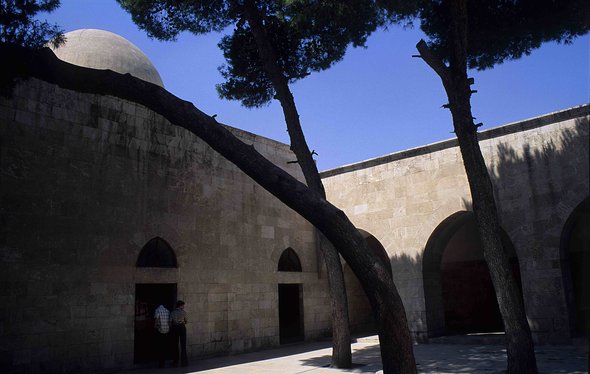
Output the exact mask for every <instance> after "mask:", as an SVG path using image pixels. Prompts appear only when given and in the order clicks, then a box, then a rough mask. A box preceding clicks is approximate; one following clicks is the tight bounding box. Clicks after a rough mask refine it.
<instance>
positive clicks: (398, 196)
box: [323, 106, 589, 342]
mask: <svg viewBox="0 0 590 374" xmlns="http://www.w3.org/2000/svg"><path fill="white" fill-rule="evenodd" d="M588 114H589V107H588V106H583V107H577V108H573V109H570V110H566V111H563V112H558V113H553V114H549V115H546V116H543V117H539V118H534V119H531V120H527V121H523V122H520V123H514V124H510V125H506V126H503V127H499V128H496V129H491V130H488V131H484V132H482V133H480V140H481V141H480V145H481V149H482V152H483V154H484V157H485V159H486V163H487V165H488V169H489V172H490V174H491V176H492V179H493V183H494V188H495V194H496V200H497V202H498V207H499V212H500V218H501V223H502V225H503V228H504V229H505V231H506V232H507V234H508V236H509V238H510V240H511V241H512V243H513V244H514V247H515V249H516V252H517V255H518V259H519V265H520V272H521V276H522V281H523V291H524V299H525V304H526V311H527V315H528V318H529V321H530V324H531V328H532V331H533V333H534V336H535V338H536V339H537V340H538V341H541V342H562V341H565V340H567V339H568V338H569V329H568V323H569V322H568V320H567V318H568V311H567V308H568V306H567V305H566V302H565V299H564V284H563V278H562V272H563V270H564V269H563V268H562V263H561V262H560V261H561V260H562V256H561V254H560V235H561V231H562V229H563V226H564V224H565V222H566V220H567V218H568V216H569V215H570V214H571V213H572V211H573V210H574V208H575V207H576V206H577V205H578V204H580V203H581V202H582V200H584V199H585V198H586V197H588V194H589V176H588V170H589V162H588V157H589V156H588V155H589V150H588ZM323 181H324V184H325V186H326V192H327V195H328V199H329V200H330V201H331V202H332V203H333V204H335V205H337V206H338V207H340V208H342V209H343V210H344V212H345V213H346V214H347V215H348V217H350V219H351V220H352V222H353V223H354V224H355V225H357V227H359V228H360V229H363V230H365V231H367V232H370V233H371V234H372V235H374V236H375V238H377V239H378V240H379V242H380V243H381V244H382V245H383V246H384V248H385V249H386V251H387V253H388V255H389V257H390V259H391V264H392V267H393V272H394V278H395V283H396V286H397V287H398V289H399V291H400V293H401V295H402V298H403V300H404V305H405V308H406V313H407V315H408V318H409V321H410V328H411V330H412V331H413V333H414V336H415V337H416V338H417V339H425V338H426V336H427V335H433V333H434V331H433V328H434V327H433V326H428V325H427V321H428V317H427V310H426V305H425V296H424V287H425V284H424V277H425V274H424V273H423V265H424V264H423V258H424V256H425V249H426V248H427V244H428V243H429V239H431V238H432V237H433V232H435V230H436V229H441V228H442V227H443V226H444V225H446V224H447V222H448V221H449V220H452V219H454V217H455V216H453V215H455V214H457V213H458V212H464V211H469V210H471V197H470V196H471V195H470V192H469V186H468V184H467V178H466V176H465V172H464V167H463V164H462V158H461V155H460V152H459V149H458V147H457V144H456V141H455V140H449V141H445V142H441V143H436V144H432V145H427V146H424V147H420V148H415V149H411V150H408V151H403V152H399V153H394V154H391V155H387V156H383V157H379V158H376V159H372V160H368V161H365V162H361V163H358V164H353V165H349V166H345V167H342V168H338V169H334V170H329V171H326V172H324V173H323ZM449 217H451V218H449ZM447 218H449V220H447V221H445V220H446V219H447ZM443 221H445V223H443ZM441 223H443V224H441ZM426 255H428V253H426ZM439 261H440V260H439ZM439 265H440V264H439ZM426 286H428V285H426ZM439 287H440V286H439Z"/></svg>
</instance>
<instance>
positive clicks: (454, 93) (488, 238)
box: [416, 0, 537, 374]
mask: <svg viewBox="0 0 590 374" xmlns="http://www.w3.org/2000/svg"><path fill="white" fill-rule="evenodd" d="M451 3H452V6H451V9H452V10H451V11H452V15H451V19H452V24H451V33H452V35H451V36H450V38H449V40H450V41H451V42H450V43H451V44H452V45H449V51H450V61H449V66H448V67H447V66H446V65H445V64H444V63H443V62H442V60H441V59H440V58H438V57H437V56H435V55H434V54H433V53H432V51H431V50H430V49H429V48H428V46H427V45H426V43H425V42H424V41H420V43H418V45H417V46H416V47H417V48H418V51H419V52H420V56H421V57H422V58H423V59H424V60H425V61H426V63H428V65H430V67H431V68H432V69H433V70H434V71H435V72H436V73H437V74H438V75H439V76H440V78H441V80H442V82H443V85H444V87H445V91H446V93H447V96H448V98H449V108H450V110H451V114H452V117H453V126H454V129H455V133H456V135H457V140H458V142H459V148H460V150H461V156H462V157H463V164H464V166H465V172H466V174H467V179H468V181H469V188H470V190H471V198H472V201H473V213H474V214H475V220H476V223H477V227H478V231H479V235H480V238H481V242H482V245H483V253H484V258H485V260H486V263H487V265H488V269H489V271H490V276H491V279H492V283H493V285H494V290H495V292H496V298H497V300H498V306H499V308H500V313H501V315H502V320H503V322H504V329H505V334H506V346H507V355H508V373H510V374H522V373H525V374H528V373H530V374H534V373H537V363H536V360H535V351H534V345H533V339H532V336H531V331H530V327H529V325H528V322H527V318H526V314H525V311H524V305H523V302H522V295H521V293H520V290H519V287H518V285H517V282H516V279H515V277H514V275H513V273H512V271H511V266H510V263H509V260H508V256H507V255H506V253H505V251H504V249H503V245H502V241H501V239H500V222H499V218H498V212H497V208H496V203H495V200H494V194H493V188H492V181H491V179H490V176H489V173H488V170H487V168H486V165H485V160H484V158H483V155H482V153H481V149H480V147H479V142H478V139H477V127H476V125H475V124H474V123H473V116H472V113H471V94H472V92H471V87H470V82H469V79H468V77H467V10H466V4H465V0H452V1H451Z"/></svg>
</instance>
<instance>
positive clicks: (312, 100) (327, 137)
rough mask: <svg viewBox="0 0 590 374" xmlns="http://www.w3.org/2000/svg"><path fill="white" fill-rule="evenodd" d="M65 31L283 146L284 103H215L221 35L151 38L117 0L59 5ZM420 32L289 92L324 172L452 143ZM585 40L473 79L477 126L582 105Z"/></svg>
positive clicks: (54, 18) (387, 37)
mask: <svg viewBox="0 0 590 374" xmlns="http://www.w3.org/2000/svg"><path fill="white" fill-rule="evenodd" d="M40 18H46V19H48V20H49V21H50V22H54V23H58V24H59V25H60V26H61V27H62V28H63V29H64V30H65V31H72V30H76V29H80V28H98V29H104V30H108V31H111V32H114V33H116V34H119V35H121V36H123V37H124V38H126V39H127V40H129V41H130V42H132V43H133V44H135V45H136V46H138V47H139V48H140V49H141V50H142V51H143V52H144V53H145V54H146V55H147V56H148V57H149V58H150V59H151V61H152V62H153V63H154V65H155V66H156V68H157V69H158V71H159V72H160V75H161V76H162V79H163V81H164V85H165V86H166V88H167V89H168V91H170V92H172V93H173V94H175V95H176V96H178V97H180V98H182V99H185V100H188V101H191V102H193V103H194V104H195V105H196V106H197V107H198V108H199V109H201V110H203V111H204V112H206V113H209V114H217V119H218V120H219V121H220V122H223V123H226V124H229V125H232V126H235V127H238V128H241V129H244V130H247V131H250V132H253V133H256V134H259V135H262V136H266V137H269V138H271V139H275V140H278V141H282V142H285V143H288V142H289V139H288V135H287V132H286V130H285V124H284V120H283V116H282V112H281V110H280V105H279V104H278V103H277V102H275V103H273V104H271V105H270V106H268V107H265V108H262V109H245V108H243V107H241V106H240V104H239V103H238V102H233V101H227V100H221V99H219V97H218V95H217V92H216V91H215V84H216V83H220V82H221V81H222V78H221V76H220V75H219V73H218V71H217V67H218V66H220V65H221V64H223V62H224V60H223V56H222V54H221V52H220V51H219V49H218V48H217V42H218V41H219V39H220V37H221V36H220V34H209V35H201V36H194V35H190V34H183V35H181V37H180V38H179V39H178V40H177V41H176V42H159V41H156V40H151V39H149V38H148V37H147V36H146V34H145V32H143V31H141V30H139V29H138V28H137V27H136V26H135V25H134V24H133V22H132V21H131V17H130V16H129V14H127V13H125V12H124V11H123V10H122V9H121V8H120V7H119V5H118V4H117V3H116V2H115V0H62V5H61V7H60V8H59V9H58V10H56V11H55V12H53V13H51V14H44V15H42V16H41V17H40ZM421 35H422V34H421V33H420V31H419V30H417V29H412V30H403V29H400V28H396V29H393V30H390V31H388V32H384V31H382V32H378V33H376V34H374V35H373V36H372V37H371V38H370V39H369V41H368V43H367V48H365V49H359V48H357V49H350V50H349V52H348V53H347V55H346V56H345V57H344V60H343V61H341V62H339V63H338V64H336V65H335V66H334V67H333V68H331V69H330V70H327V71H324V72H320V73H314V74H312V75H310V76H309V77H307V78H306V79H304V80H302V81H299V82H297V83H296V84H294V85H293V86H292V90H293V93H294V96H295V100H296V102H297V105H298V109H299V113H300V117H301V121H302V125H303V130H304V132H305V134H306V137H307V141H308V144H309V146H310V148H311V149H315V150H316V152H317V153H318V154H319V155H318V156H317V157H316V158H317V161H318V166H319V168H320V170H326V169H331V168H334V167H338V166H343V165H346V164H350V163H355V162H358V161H362V160H366V159H369V158H373V157H378V156H382V155H385V154H389V153H393V152H397V151H401V150H404V149H408V148H413V147H418V146H421V145H425V144H428V143H433V142H437V141H441V140H445V139H448V138H451V137H452V136H453V134H451V133H450V132H451V130H452V124H451V117H450V114H449V112H448V111H447V110H444V109H441V108H440V106H441V105H442V104H444V103H446V102H447V100H446V98H445V94H444V91H443V88H442V84H441V83H440V80H439V79H438V77H437V76H436V75H435V74H434V72H433V71H432V70H430V68H428V66H426V64H425V63H424V62H423V61H422V60H421V59H417V58H412V57H411V56H412V55H413V54H416V53H417V52H416V50H415V45H416V43H417V42H418V41H419V40H420V38H421V37H422V36H421ZM589 59H590V37H589V36H588V35H586V36H584V37H583V38H578V39H577V40H576V41H575V42H574V44H572V45H559V44H556V43H551V44H546V45H544V46H543V47H542V48H540V49H538V50H535V51H533V53H532V54H531V55H530V56H527V57H524V58H522V59H520V60H518V61H511V62H507V63H504V64H503V65H500V66H497V67H496V68H495V69H493V70H489V71H484V72H472V73H471V76H473V77H474V78H475V86H474V88H475V89H477V90H478V93H477V94H475V95H474V96H473V100H472V108H473V113H474V116H476V117H477V121H481V122H483V123H484V127H483V129H486V128H491V127H496V126H500V125H503V124H507V123H510V122H515V121H519V120H523V119H527V118H530V117H535V116H539V115H543V114H546V113H549V112H553V111H557V110H561V109H566V108H569V107H572V106H577V105H581V104H585V103H588V102H589V101H590V100H589V94H590V89H589V87H590V86H589V84H590V61H589Z"/></svg>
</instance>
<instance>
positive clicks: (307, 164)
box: [244, 0, 352, 368]
mask: <svg viewBox="0 0 590 374" xmlns="http://www.w3.org/2000/svg"><path fill="white" fill-rule="evenodd" d="M244 16H245V19H246V20H247V21H248V24H249V25H250V28H251V30H252V34H253V35H254V39H255V40H256V45H257V47H258V54H259V56H260V59H261V61H262V63H263V66H264V70H265V72H266V74H268V76H269V77H270V80H271V82H272V84H273V87H274V89H275V92H276V96H277V99H278V100H279V102H280V103H281V107H282V108H283V115H284V117H285V123H286V124H287V130H288V132H289V137H290V139H291V150H292V151H293V153H295V156H296V157H297V162H298V163H299V166H300V167H301V171H302V172H303V176H304V177H305V181H306V182H307V185H308V186H309V187H310V188H311V189H312V190H314V191H316V192H317V193H318V194H320V196H321V197H323V198H326V192H325V190H324V185H323V184H322V180H321V178H320V173H319V172H318V169H317V165H316V163H315V161H314V160H313V157H312V154H311V152H310V151H309V147H308V145H307V142H306V140H305V135H304V134H303V129H302V127H301V122H300V121H299V113H298V112H297V106H296V105H295V99H294V98H293V94H292V93H291V90H290V89H289V82H288V80H287V78H286V77H285V75H284V73H283V72H282V71H281V68H280V67H279V65H278V64H277V58H276V54H275V52H274V48H273V46H272V43H271V41H270V38H269V37H268V34H267V32H266V29H265V28H264V25H263V22H262V20H261V16H260V14H259V11H258V8H257V7H256V4H254V2H253V1H252V0H246V1H244ZM318 248H319V250H320V252H321V253H322V257H323V258H324V261H325V262H326V273H327V278H328V288H329V291H330V307H331V310H332V362H331V366H332V367H336V368H350V367H352V352H351V348H350V343H351V339H350V323H349V317H348V300H347V296H346V285H345V283H344V273H343V271H342V264H341V262H340V256H339V255H338V252H337V251H336V249H335V248H334V247H333V246H332V245H331V244H330V243H329V242H328V241H327V240H326V239H325V238H324V237H323V236H322V235H321V234H320V240H319V243H318Z"/></svg>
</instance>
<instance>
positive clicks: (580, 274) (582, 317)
mask: <svg viewBox="0 0 590 374" xmlns="http://www.w3.org/2000/svg"><path fill="white" fill-rule="evenodd" d="M589 227H590V197H587V198H586V199H585V200H584V201H582V202H581V203H580V204H579V205H578V206H577V207H576V208H575V209H574V210H573V211H572V213H571V214H570V216H569V217H568V219H567V221H566V223H565V225H564V227H563V230H562V233H561V245H560V247H561V248H560V252H561V260H562V261H561V269H562V273H563V282H564V290H565V295H566V301H567V307H568V314H569V320H570V331H571V335H572V336H573V337H581V336H584V335H588V331H589V330H590V292H589V291H588V284H590V273H589V270H588V269H590V231H589V230H588V228H589Z"/></svg>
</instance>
